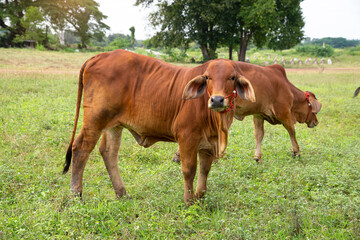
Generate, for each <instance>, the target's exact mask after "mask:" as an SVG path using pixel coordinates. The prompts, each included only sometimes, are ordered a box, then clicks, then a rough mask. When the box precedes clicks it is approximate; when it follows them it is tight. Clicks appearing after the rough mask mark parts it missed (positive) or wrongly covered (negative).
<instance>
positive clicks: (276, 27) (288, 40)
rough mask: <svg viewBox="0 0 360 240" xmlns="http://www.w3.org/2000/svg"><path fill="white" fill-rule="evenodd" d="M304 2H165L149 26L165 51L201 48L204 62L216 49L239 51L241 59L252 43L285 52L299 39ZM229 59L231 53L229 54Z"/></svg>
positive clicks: (145, 1) (142, 0)
mask: <svg viewBox="0 0 360 240" xmlns="http://www.w3.org/2000/svg"><path fill="white" fill-rule="evenodd" d="M301 1H302V0H223V1H221V0H212V1H208V0H189V1H186V0H172V1H170V0H164V1H160V0H159V1H157V3H156V6H157V10H156V11H155V12H153V13H151V14H150V22H151V24H152V25H153V26H155V27H159V28H160V31H159V32H157V33H156V34H155V36H154V37H153V40H154V42H155V43H158V44H160V45H163V46H167V47H179V46H183V47H185V48H186V47H187V46H188V44H189V42H191V41H196V42H198V43H199V45H200V48H201V50H202V53H203V58H204V60H208V59H212V58H215V57H216V53H215V51H216V48H217V47H218V46H219V45H220V44H223V45H226V46H229V49H230V51H229V53H232V48H233V47H235V46H238V48H237V52H238V59H239V60H240V61H244V60H245V55H246V49H247V46H248V44H249V43H250V42H253V43H254V44H255V46H257V47H262V46H264V45H265V44H267V45H268V47H269V48H271V49H279V50H281V49H286V48H290V47H292V46H294V45H296V44H297V43H299V42H300V41H301V39H302V37H303V32H302V30H301V29H302V27H303V26H304V21H303V19H302V13H301V9H300V2H301ZM151 4H154V1H153V0H137V1H136V5H143V6H149V5H151ZM230 56H231V54H230Z"/></svg>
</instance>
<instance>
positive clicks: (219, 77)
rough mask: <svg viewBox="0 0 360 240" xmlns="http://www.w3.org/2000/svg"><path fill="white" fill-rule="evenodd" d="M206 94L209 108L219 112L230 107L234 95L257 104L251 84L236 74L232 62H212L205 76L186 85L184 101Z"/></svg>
mask: <svg viewBox="0 0 360 240" xmlns="http://www.w3.org/2000/svg"><path fill="white" fill-rule="evenodd" d="M234 91H236V93H234ZM205 92H208V94H209V101H208V106H209V108H210V109H212V110H214V111H218V112H221V111H224V110H225V109H227V108H228V107H229V105H230V104H231V100H232V97H231V96H233V94H238V95H239V96H240V97H241V98H242V99H244V100H248V101H251V102H255V94H254V90H253V88H252V85H251V83H250V82H249V80H247V79H246V78H245V77H244V76H241V75H240V74H239V73H238V72H236V70H235V68H234V65H233V63H232V61H230V60H217V61H213V62H211V63H210V64H209V65H208V67H207V69H206V71H205V73H204V74H203V75H200V76H197V77H195V78H194V79H193V80H191V81H190V82H189V83H188V84H187V85H186V87H185V89H184V92H183V99H184V100H187V99H193V98H198V97H201V96H202V95H203V94H205Z"/></svg>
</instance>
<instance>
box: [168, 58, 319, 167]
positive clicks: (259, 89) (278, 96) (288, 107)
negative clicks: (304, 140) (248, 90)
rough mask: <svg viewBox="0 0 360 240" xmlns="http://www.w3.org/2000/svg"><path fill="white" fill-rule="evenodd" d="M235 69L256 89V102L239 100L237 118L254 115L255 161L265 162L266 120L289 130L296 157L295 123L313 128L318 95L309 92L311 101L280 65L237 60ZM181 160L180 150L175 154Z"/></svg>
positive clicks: (297, 149) (297, 150) (298, 151)
mask: <svg viewBox="0 0 360 240" xmlns="http://www.w3.org/2000/svg"><path fill="white" fill-rule="evenodd" d="M236 71H237V72H238V73H239V74H240V75H241V76H244V77H246V79H248V80H249V81H250V83H251V85H252V87H253V89H254V92H255V96H256V102H250V101H244V100H242V99H241V98H240V97H238V98H237V99H236V111H235V118H236V119H238V120H243V119H244V117H245V116H248V115H253V116H254V127H255V140H256V149H255V156H254V158H255V160H256V161H258V162H262V157H261V142H262V139H263V137H264V120H266V121H267V122H269V123H271V124H274V125H275V124H282V125H283V126H284V127H285V129H286V130H287V131H288V133H289V136H290V140H291V144H292V154H293V156H299V155H300V150H299V145H298V143H297V140H296V136H295V126H294V124H295V123H296V122H299V123H306V124H307V126H308V127H310V128H312V127H315V126H316V125H317V124H318V121H317V118H316V113H318V112H319V111H320V109H321V106H322V105H321V103H320V102H319V101H318V100H317V99H316V97H315V94H313V93H312V92H308V91H307V92H306V93H308V94H309V102H310V104H311V108H310V107H309V102H308V101H307V99H306V94H305V92H303V91H301V90H299V89H298V88H296V87H295V86H294V85H293V84H292V83H291V82H289V80H288V79H287V77H286V72H285V69H284V68H283V67H282V66H281V65H272V66H267V67H261V66H257V65H253V64H249V63H244V62H236ZM173 161H175V162H179V161H180V155H179V152H177V153H176V155H175V156H174V157H173Z"/></svg>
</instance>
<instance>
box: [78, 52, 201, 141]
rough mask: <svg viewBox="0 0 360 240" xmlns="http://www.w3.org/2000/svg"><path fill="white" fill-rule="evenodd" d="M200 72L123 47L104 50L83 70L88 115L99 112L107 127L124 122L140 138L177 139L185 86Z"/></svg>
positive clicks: (85, 108)
mask: <svg viewBox="0 0 360 240" xmlns="http://www.w3.org/2000/svg"><path fill="white" fill-rule="evenodd" d="M198 74H201V70H200V69H199V70H197V69H196V68H192V69H190V68H183V67H177V66H174V65H170V64H168V63H166V62H163V61H161V60H158V59H154V58H150V57H147V56H143V55H139V54H135V53H131V52H127V51H123V50H117V51H114V52H109V53H102V54H99V55H97V56H95V57H94V58H93V59H91V60H90V61H89V63H88V64H87V66H86V69H85V72H84V116H85V111H87V112H88V113H89V114H88V115H89V116H90V115H91V116H97V117H98V118H99V119H102V121H103V123H102V124H106V126H105V128H111V127H113V126H118V125H122V126H123V127H125V128H128V129H129V130H131V131H133V133H135V134H138V135H139V137H145V138H146V137H148V138H153V139H156V138H159V140H168V141H174V133H173V124H174V122H175V121H176V118H177V117H178V114H179V112H181V111H183V109H182V108H183V105H184V103H185V102H184V101H183V100H182V91H183V89H184V87H185V85H186V84H187V82H188V81H190V80H191V79H192V78H193V77H194V76H196V75H198ZM194 101H199V100H194ZM101 127H104V126H101Z"/></svg>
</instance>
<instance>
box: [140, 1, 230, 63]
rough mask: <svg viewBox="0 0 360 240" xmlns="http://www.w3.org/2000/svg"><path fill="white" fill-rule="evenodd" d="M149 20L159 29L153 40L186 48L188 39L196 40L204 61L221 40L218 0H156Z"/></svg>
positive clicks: (210, 55)
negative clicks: (154, 9)
mask: <svg viewBox="0 0 360 240" xmlns="http://www.w3.org/2000/svg"><path fill="white" fill-rule="evenodd" d="M152 3H153V0H137V1H136V5H143V6H149V5H151V4H152ZM156 6H157V9H158V10H157V11H155V12H153V13H151V14H150V22H151V24H152V25H153V26H155V27H160V31H159V32H157V33H156V34H155V36H154V37H153V41H152V42H153V43H155V44H156V45H161V46H165V47H183V48H187V47H188V46H189V43H190V42H193V41H196V42H198V43H199V45H200V48H201V51H202V54H203V59H204V60H205V61H207V60H209V59H214V58H216V48H217V47H218V45H219V43H220V39H221V34H220V28H219V27H220V26H219V24H218V23H219V21H220V18H221V15H222V14H224V13H225V12H224V6H225V5H224V3H223V1H221V0H213V1H207V0H174V1H161V2H160V1H159V2H158V3H156Z"/></svg>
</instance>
